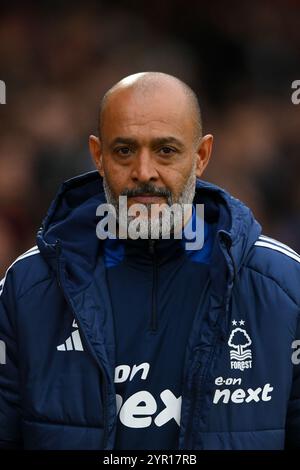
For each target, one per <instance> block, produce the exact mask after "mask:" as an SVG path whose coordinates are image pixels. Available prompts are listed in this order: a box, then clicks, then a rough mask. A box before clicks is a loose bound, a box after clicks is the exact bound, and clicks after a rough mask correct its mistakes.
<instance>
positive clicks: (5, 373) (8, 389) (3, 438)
mask: <svg viewBox="0 0 300 470" xmlns="http://www.w3.org/2000/svg"><path fill="white" fill-rule="evenodd" d="M14 304H15V296H14V293H13V281H12V275H11V271H9V272H8V274H7V276H6V279H4V280H2V281H1V284H0V448H2V449H4V448H7V449H9V448H21V447H22V443H21V412H20V382H19V371H18V350H17V340H16V328H15V324H14V313H15V308H14Z"/></svg>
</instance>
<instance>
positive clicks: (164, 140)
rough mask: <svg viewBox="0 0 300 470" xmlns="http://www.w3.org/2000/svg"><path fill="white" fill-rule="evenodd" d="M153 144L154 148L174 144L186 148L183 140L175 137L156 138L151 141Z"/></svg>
mask: <svg viewBox="0 0 300 470" xmlns="http://www.w3.org/2000/svg"><path fill="white" fill-rule="evenodd" d="M151 144H152V145H153V146H155V147H156V146H158V145H168V144H174V145H177V146H178V147H180V148H184V144H183V142H181V140H179V139H177V138H176V137H173V136H171V135H170V136H167V137H156V138H155V139H153V140H152V141H151Z"/></svg>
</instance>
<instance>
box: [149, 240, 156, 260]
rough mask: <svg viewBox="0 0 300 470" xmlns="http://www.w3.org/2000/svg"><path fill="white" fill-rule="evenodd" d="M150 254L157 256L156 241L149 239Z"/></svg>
mask: <svg viewBox="0 0 300 470" xmlns="http://www.w3.org/2000/svg"><path fill="white" fill-rule="evenodd" d="M149 253H150V255H152V256H154V255H155V240H151V239H149Z"/></svg>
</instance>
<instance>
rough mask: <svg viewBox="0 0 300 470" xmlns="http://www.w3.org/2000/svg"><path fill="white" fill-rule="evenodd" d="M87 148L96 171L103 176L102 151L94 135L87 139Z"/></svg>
mask: <svg viewBox="0 0 300 470" xmlns="http://www.w3.org/2000/svg"><path fill="white" fill-rule="evenodd" d="M89 148H90V153H91V156H92V159H93V160H94V163H95V165H96V168H97V170H98V171H99V173H100V175H101V176H103V175H104V171H103V162H102V149H101V142H100V140H99V139H98V137H96V136H94V135H90V137H89Z"/></svg>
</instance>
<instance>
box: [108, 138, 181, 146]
mask: <svg viewBox="0 0 300 470" xmlns="http://www.w3.org/2000/svg"><path fill="white" fill-rule="evenodd" d="M116 144H127V145H138V141H137V140H136V139H133V138H131V137H116V138H115V139H113V141H112V142H111V144H110V147H114V146H115V145H116ZM168 144H174V145H177V146H178V147H180V148H184V144H183V142H181V141H180V140H179V139H177V138H176V137H174V136H167V137H155V138H154V139H152V140H151V146H152V147H157V146H158V145H168Z"/></svg>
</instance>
